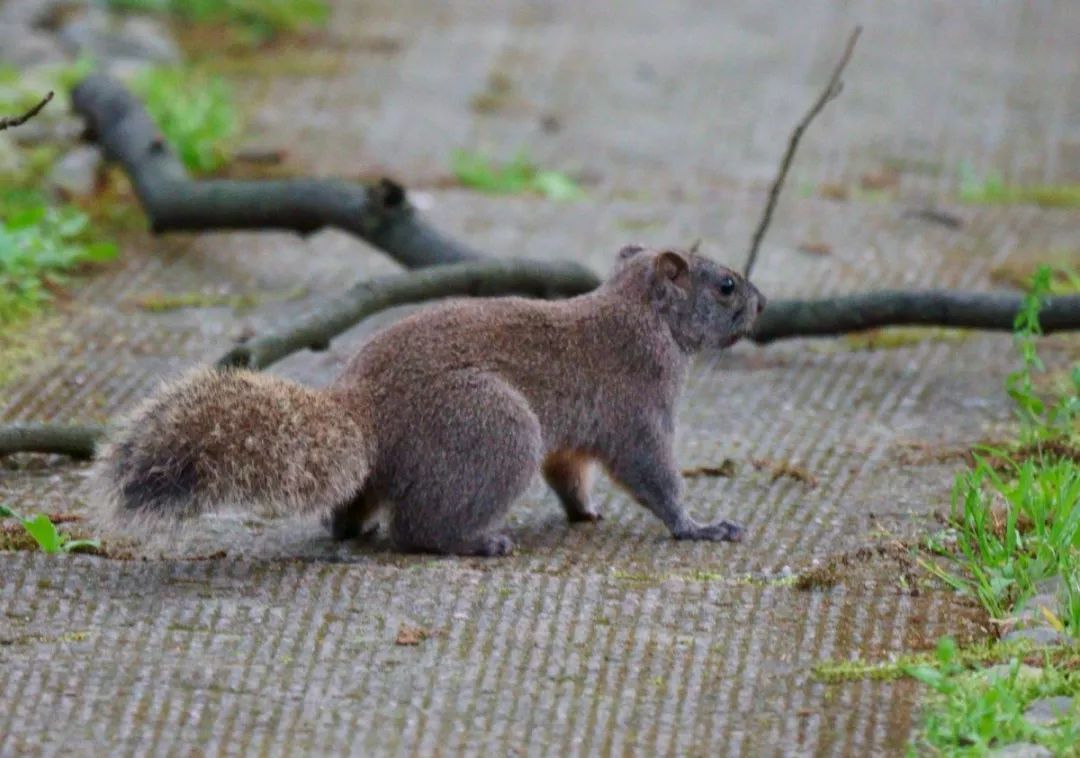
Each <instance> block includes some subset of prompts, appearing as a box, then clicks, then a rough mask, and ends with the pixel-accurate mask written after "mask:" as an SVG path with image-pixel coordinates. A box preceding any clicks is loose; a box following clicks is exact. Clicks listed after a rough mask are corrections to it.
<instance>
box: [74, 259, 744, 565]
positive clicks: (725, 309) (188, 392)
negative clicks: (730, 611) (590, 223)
mask: <svg viewBox="0 0 1080 758" xmlns="http://www.w3.org/2000/svg"><path fill="white" fill-rule="evenodd" d="M764 307H765V297H764V296H763V295H762V294H761V293H760V292H758V290H757V288H756V287H754V285H753V284H751V283H750V282H749V281H748V280H746V279H745V278H744V277H743V276H741V275H740V274H738V273H737V272H735V271H733V270H731V269H729V268H726V267H724V266H721V265H719V264H717V263H715V262H713V261H711V260H709V259H708V258H705V257H704V256H701V255H699V254H697V253H696V252H687V251H679V250H673V249H664V250H653V249H646V248H644V247H642V246H640V245H629V246H626V247H623V248H622V249H621V250H620V251H619V252H618V254H617V256H616V262H615V266H614V270H613V272H612V274H611V276H610V277H609V278H608V279H607V280H606V281H605V282H604V283H603V284H602V285H601V286H600V287H599V288H597V289H595V290H593V291H592V292H589V293H587V294H584V295H579V296H577V297H574V298H570V299H567V300H562V301H543V300H531V299H526V298H520V297H502V298H491V299H459V300H452V301H449V302H445V303H442V304H438V305H434V306H430V307H427V308H425V309H422V310H420V311H418V312H416V313H414V314H412V315H410V316H408V317H406V318H404V319H402V320H400V321H398V322H396V323H395V324H392V325H391V326H389V327H387V328H385V329H383V330H382V331H380V332H378V333H376V334H375V335H374V336H372V337H371V338H370V339H369V340H368V341H367V342H366V343H365V344H364V345H363V346H362V347H361V348H360V349H359V351H358V352H357V353H356V354H355V355H354V356H353V357H352V358H351V360H350V361H349V362H348V364H347V365H346V367H345V369H344V370H343V372H342V373H341V374H340V376H339V377H338V378H337V379H336V380H335V381H334V382H333V383H332V384H330V385H329V386H328V387H327V388H325V389H315V388H311V387H306V386H303V385H300V384H297V383H294V382H291V381H288V380H285V379H281V378H277V377H273V376H269V375H266V374H261V373H256V372H252V371H247V370H237V369H231V370H225V371H215V370H212V369H201V370H195V371H193V372H191V373H189V374H187V375H186V376H184V377H182V378H180V379H179V380H178V381H175V382H173V383H168V384H165V385H164V386H163V387H161V388H160V389H159V390H157V391H156V392H155V393H153V394H152V395H151V396H150V397H149V398H148V399H147V400H145V401H143V403H142V404H141V405H140V406H139V407H138V408H136V409H135V410H134V411H133V412H132V413H131V414H130V415H128V416H127V417H126V419H124V420H123V421H121V422H120V423H119V425H118V427H117V428H116V430H115V431H114V433H113V434H112V435H111V437H110V439H109V441H108V442H107V444H106V445H105V446H104V447H103V449H102V450H101V451H100V454H99V456H98V462H97V464H96V467H95V472H94V477H95V479H96V480H97V484H98V493H99V494H98V499H97V501H98V505H99V507H101V508H103V509H105V510H106V512H107V514H108V515H110V516H111V517H112V518H113V519H116V518H119V519H120V520H131V519H138V518H146V519H150V520H151V521H153V520H155V519H161V518H171V519H180V518H183V517H190V516H195V515H198V514H200V513H203V512H207V511H210V510H212V509H214V508H216V507H219V506H222V505H225V504H230V503H231V504H241V505H246V506H248V507H251V506H254V505H257V504H262V505H268V506H271V508H272V509H273V510H276V511H279V512H301V511H316V512H317V511H322V512H323V513H324V524H325V525H326V526H327V528H328V529H329V531H330V533H331V535H332V536H333V537H334V538H335V539H340V540H346V539H352V538H356V537H359V536H361V535H362V534H365V533H370V532H371V531H373V528H372V525H375V528H377V517H378V516H379V514H380V512H382V511H383V510H384V509H385V510H386V511H388V512H389V532H390V537H391V540H392V542H393V544H394V546H395V548H397V549H399V550H403V551H408V552H435V553H446V554H458V555H481V556H501V555H506V554H508V553H510V552H511V551H512V549H513V542H512V541H511V539H510V537H509V536H508V535H507V534H506V533H505V532H503V531H502V530H501V529H500V527H501V524H502V521H503V517H504V516H505V514H506V512H507V510H508V509H509V508H510V505H511V504H512V503H513V502H514V501H515V499H517V498H518V496H520V495H521V494H522V493H523V492H524V491H525V490H526V488H527V487H528V486H529V484H530V483H531V481H532V479H533V477H534V475H535V474H536V472H537V471H538V470H539V471H540V472H542V474H543V477H544V479H545V480H546V481H547V483H548V485H550V487H551V488H552V489H553V490H554V491H555V493H556V495H557V496H558V498H559V501H560V502H561V504H562V507H563V508H564V509H565V511H566V515H567V517H568V518H569V520H570V521H597V520H599V519H600V518H601V515H600V513H599V512H598V511H597V510H596V508H595V507H594V505H593V504H592V503H591V502H590V500H589V488H590V485H591V480H592V474H593V471H594V468H595V464H599V465H600V466H602V467H603V468H604V469H606V471H607V472H608V474H609V475H610V476H611V477H612V479H614V480H615V482H616V483H618V484H620V485H621V486H622V487H623V488H625V489H626V490H628V491H629V492H630V494H632V495H633V497H634V498H635V499H636V500H637V501H638V502H639V503H640V504H641V505H643V506H644V507H646V508H648V509H649V510H650V511H652V512H653V513H654V514H655V515H656V516H657V517H658V518H659V519H660V520H661V521H662V522H663V523H664V525H665V526H666V527H667V528H668V529H669V530H670V532H671V534H672V535H673V536H674V537H675V538H676V539H680V540H722V541H738V540H740V539H741V537H742V528H741V527H740V526H738V525H737V524H735V523H732V522H730V521H725V520H718V521H714V522H712V523H699V522H697V521H695V520H694V519H693V518H691V517H690V515H689V514H688V513H687V511H686V509H685V508H684V507H683V505H682V504H681V502H680V490H681V488H682V480H681V476H680V473H679V468H678V467H677V466H676V464H675V458H674V453H673V441H674V433H675V405H676V399H677V396H678V393H679V391H680V389H681V386H682V385H683V383H684V380H685V378H686V374H687V372H688V369H689V364H690V359H691V356H692V355H693V354H694V353H696V352H698V351H700V350H703V349H709V348H712V349H723V348H727V347H730V346H731V345H733V344H735V342H737V341H738V340H739V339H740V338H741V337H745V336H748V335H749V334H750V332H751V330H752V328H753V325H754V322H755V320H756V318H757V316H758V315H759V314H760V313H761V311H762V310H763V309H764Z"/></svg>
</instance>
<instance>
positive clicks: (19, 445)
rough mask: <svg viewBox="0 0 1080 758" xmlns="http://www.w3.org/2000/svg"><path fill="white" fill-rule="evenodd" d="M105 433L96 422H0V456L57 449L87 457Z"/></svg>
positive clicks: (56, 451) (60, 453) (73, 456)
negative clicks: (8, 423)
mask: <svg viewBox="0 0 1080 758" xmlns="http://www.w3.org/2000/svg"><path fill="white" fill-rule="evenodd" d="M104 434H105V427H103V426H98V425H96V424H86V425H77V426H66V425H63V424H11V425H8V426H0V456H4V455H9V454H11V453H57V454H59V455H68V456H71V457H72V458H79V459H81V460H89V459H90V458H92V457H93V456H94V445H95V443H96V442H97V441H98V440H99V439H101V438H102V437H103V436H104Z"/></svg>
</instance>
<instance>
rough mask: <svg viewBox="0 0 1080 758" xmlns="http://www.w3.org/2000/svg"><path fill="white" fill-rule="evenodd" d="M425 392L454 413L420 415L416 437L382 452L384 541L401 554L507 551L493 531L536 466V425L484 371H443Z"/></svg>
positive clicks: (524, 406) (515, 395)
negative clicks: (385, 466) (386, 465)
mask: <svg viewBox="0 0 1080 758" xmlns="http://www.w3.org/2000/svg"><path fill="white" fill-rule="evenodd" d="M430 394H431V395H436V396H437V400H436V401H435V402H434V403H433V404H434V405H436V406H438V407H440V408H444V409H452V411H453V412H445V413H443V414H440V415H438V416H427V418H426V419H425V421H426V424H425V426H424V434H423V438H422V440H420V441H419V442H418V443H412V444H410V443H404V444H405V445H408V448H407V449H406V448H405V447H404V446H403V447H402V448H401V449H398V450H396V451H394V452H393V453H392V454H391V455H390V456H388V459H389V460H391V461H393V463H392V464H391V465H392V468H393V470H392V472H391V473H390V475H389V476H388V477H387V480H388V481H389V483H390V484H389V491H388V493H387V499H388V500H389V502H390V503H391V504H392V505H391V509H390V510H391V514H392V515H391V517H390V536H391V539H392V540H393V541H394V544H395V545H396V546H397V547H398V548H399V549H402V550H407V551H419V552H434V553H449V554H455V555H482V556H499V555H506V554H508V553H510V552H511V551H512V550H513V547H514V544H513V542H512V541H511V540H510V538H509V537H508V536H507V535H506V534H503V533H502V532H500V531H499V528H500V526H501V524H502V520H503V517H504V516H505V515H506V512H507V510H509V508H510V505H511V504H512V503H513V502H514V500H516V499H517V498H518V497H519V496H520V495H521V494H522V493H523V492H524V491H525V490H526V489H527V488H528V486H529V483H530V482H531V481H532V478H533V476H535V474H536V471H537V469H539V467H540V462H541V458H542V450H543V440H542V436H541V432H540V422H539V420H538V419H537V418H536V414H535V413H533V411H532V408H530V407H529V404H528V402H527V401H526V400H525V398H524V397H522V395H521V393H519V392H518V391H517V390H516V389H514V388H513V387H511V386H510V385H509V384H508V383H507V382H505V381H504V380H503V379H501V378H499V377H498V376H494V375H491V374H486V373H475V372H469V373H464V372H463V373H461V374H458V375H454V376H448V377H446V378H445V379H444V380H443V381H442V382H440V383H439V384H438V385H437V386H435V387H431V388H430Z"/></svg>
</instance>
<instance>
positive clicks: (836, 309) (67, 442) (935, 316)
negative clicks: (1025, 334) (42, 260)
mask: <svg viewBox="0 0 1080 758" xmlns="http://www.w3.org/2000/svg"><path fill="white" fill-rule="evenodd" d="M530 266H536V267H538V269H537V271H536V272H534V273H536V274H540V272H541V271H542V272H543V275H542V276H537V277H531V276H530V273H529V267H530ZM559 266H565V270H563V271H561V272H560V271H558V270H557V268H558V267H559ZM500 269H502V270H500ZM595 284H596V280H595V278H591V275H590V274H587V272H584V270H582V269H577V270H575V267H574V265H573V264H535V263H533V264H530V263H527V262H524V261H522V262H519V263H518V264H515V263H514V262H511V261H501V262H497V261H492V262H491V263H480V264H461V265H455V266H446V267H444V268H438V269H428V270H426V271H417V272H411V273H407V274H402V275H398V276H389V277H385V278H383V279H376V280H374V281H372V282H369V283H364V284H359V285H357V286H356V287H354V288H353V289H352V290H350V291H349V292H348V293H346V294H345V295H342V296H341V297H339V298H338V299H336V300H334V301H332V302H330V303H328V304H327V305H326V306H325V307H323V308H320V309H319V310H318V311H316V312H314V313H313V314H311V315H310V316H309V317H308V318H306V319H304V321H303V322H302V323H301V324H299V325H298V326H297V327H296V328H295V329H291V330H289V331H287V332H283V333H280V334H271V335H266V336H264V337H259V338H257V339H254V340H252V341H250V342H248V343H246V344H244V345H240V346H239V347H237V348H235V349H233V350H231V351H230V352H229V353H227V354H226V355H225V356H223V357H222V358H221V359H220V360H219V361H218V362H217V365H218V366H219V367H225V366H247V367H250V368H265V367H266V366H268V365H270V364H271V363H273V362H274V361H277V360H280V359H281V358H283V357H285V356H286V355H288V354H290V353H292V352H295V351H297V350H302V349H304V348H313V349H319V348H324V347H325V346H326V345H327V343H328V342H329V340H330V339H331V338H332V337H333V336H334V335H336V334H339V333H341V332H342V331H344V330H345V329H348V328H349V327H350V326H352V325H353V324H354V323H356V322H357V321H359V320H361V319H363V318H365V317H367V316H370V315H373V314H374V313H377V312H378V311H381V310H385V309H386V308H391V307H393V306H395V305H401V304H405V303H412V302H418V301H420V300H424V299H431V298H435V297H445V296H449V295H476V294H484V295H495V294H504V293H506V292H523V293H527V294H534V295H549V294H553V292H552V289H551V288H552V287H555V288H557V293H558V294H567V295H569V294H575V293H577V292H584V291H587V290H589V289H592V287H594V286H595ZM504 286H505V288H503V287H504ZM563 288H565V289H563ZM1022 301H1023V298H1022V297H1021V296H1019V295H1005V294H985V293H974V292H951V291H948V290H929V291H922V292H905V291H903V290H899V291H898V290H883V291H880V292H867V293H862V294H856V295H848V296H845V297H837V298H828V299H823V300H777V301H773V302H771V303H769V306H768V308H766V309H765V312H764V313H763V314H762V315H761V318H760V320H759V321H758V327H757V329H756V330H755V332H754V335H753V338H752V339H753V341H754V342H756V343H758V344H765V343H769V342H773V341H775V340H780V339H790V338H793V337H826V336H835V335H838V334H846V333H849V332H857V331H863V330H866V329H875V328H881V327H886V326H913V325H914V326H952V327H966V328H969V329H984V330H993V331H1006V332H1007V331H1011V330H1012V328H1013V321H1014V320H1015V318H1016V314H1017V312H1018V311H1019V310H1020V305H1021V303H1022ZM1039 323H1040V324H1041V326H1042V330H1043V332H1044V333H1047V334H1048V333H1050V332H1057V331H1065V330H1073V329H1077V328H1080V295H1067V296H1062V297H1054V298H1048V299H1047V300H1046V302H1045V304H1044V305H1043V308H1042V310H1041V311H1040V312H1039ZM103 433H104V430H103V428H102V427H98V426H70V427H69V426H61V425H52V424H15V425H12V426H6V427H2V426H0V457H2V456H4V455H7V454H10V453H17V452H38V453H59V454H61V455H70V456H72V457H75V458H89V457H91V456H92V455H93V450H94V443H95V442H96V441H97V440H98V439H99V438H100V437H101V436H102V434H103Z"/></svg>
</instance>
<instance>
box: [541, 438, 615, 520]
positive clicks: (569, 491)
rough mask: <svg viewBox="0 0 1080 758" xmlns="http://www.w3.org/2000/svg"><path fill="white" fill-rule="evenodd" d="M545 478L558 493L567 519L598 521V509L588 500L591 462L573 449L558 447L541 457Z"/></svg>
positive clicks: (599, 516)
mask: <svg viewBox="0 0 1080 758" xmlns="http://www.w3.org/2000/svg"><path fill="white" fill-rule="evenodd" d="M543 471H544V480H545V481H546V482H547V483H548V486H549V487H551V489H553V490H555V494H556V495H558V496H559V502H560V503H562V507H563V510H565V511H566V518H567V519H569V520H570V521H599V520H600V519H602V518H603V516H602V515H600V512H599V511H598V510H596V508H595V507H594V506H593V505H592V504H591V503H590V502H589V489H590V488H591V487H592V479H593V461H592V460H591V459H590V458H589V457H588V456H587V455H586V454H584V453H581V452H578V451H575V450H560V451H558V452H555V453H552V454H550V455H549V456H548V457H547V458H546V459H545V460H544V468H543Z"/></svg>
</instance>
